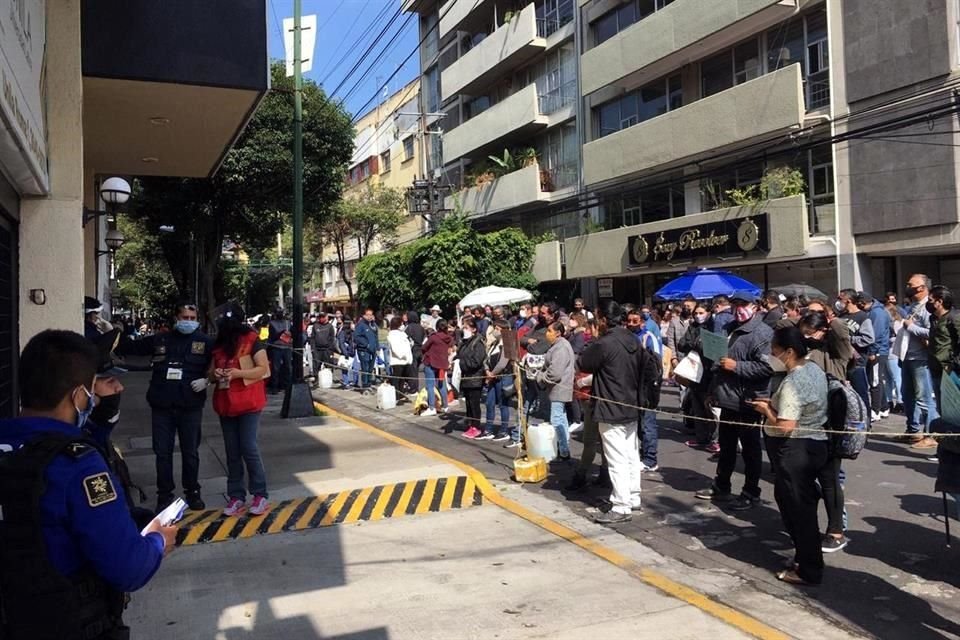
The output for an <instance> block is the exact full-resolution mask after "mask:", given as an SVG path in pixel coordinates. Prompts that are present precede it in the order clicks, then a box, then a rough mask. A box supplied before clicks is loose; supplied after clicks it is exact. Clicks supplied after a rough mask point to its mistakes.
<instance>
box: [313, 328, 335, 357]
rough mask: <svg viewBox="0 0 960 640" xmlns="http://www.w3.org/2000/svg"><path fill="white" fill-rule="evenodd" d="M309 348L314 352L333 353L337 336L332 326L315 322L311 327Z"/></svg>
mask: <svg viewBox="0 0 960 640" xmlns="http://www.w3.org/2000/svg"><path fill="white" fill-rule="evenodd" d="M310 346H311V347H313V349H314V350H315V351H327V352H330V353H333V351H334V350H335V349H336V346H337V334H336V332H335V331H334V329H333V325H332V324H330V323H329V322H327V323H326V324H324V323H321V322H316V323H314V325H313V334H312V335H311V336H310Z"/></svg>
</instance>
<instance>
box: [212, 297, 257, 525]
mask: <svg viewBox="0 0 960 640" xmlns="http://www.w3.org/2000/svg"><path fill="white" fill-rule="evenodd" d="M243 318H244V316H243V309H241V308H240V306H239V305H237V304H235V303H230V304H229V305H227V306H226V308H225V309H224V310H223V312H222V315H221V316H220V317H219V318H217V339H216V342H215V343H214V345H213V362H212V363H211V366H210V380H211V381H213V382H214V383H215V385H216V386H215V390H214V392H213V409H214V411H216V412H217V415H219V416H220V429H221V430H222V432H223V446H224V450H225V452H226V456H227V495H228V497H229V499H228V502H227V507H226V508H225V509H224V510H223V513H224V514H225V515H228V516H238V515H241V514H243V513H244V512H248V513H250V515H254V516H259V515H262V514H264V513H266V511H267V510H268V509H269V508H270V505H269V502H268V501H267V499H268V495H267V477H266V474H265V473H264V471H263V461H262V460H261V458H260V450H259V448H258V447H257V429H258V428H259V426H260V413H261V412H262V411H263V407H264V406H265V405H266V403H267V396H266V393H265V388H264V387H265V384H264V378H265V377H267V375H269V373H270V364H269V360H268V358H267V352H266V349H265V348H264V345H263V343H262V342H261V341H260V340H259V338H258V335H257V332H256V331H254V330H253V329H251V328H250V327H249V326H247V324H246V323H245V322H244V321H243ZM244 467H246V473H247V478H248V486H247V487H246V488H245V487H244V482H243V476H244ZM248 489H249V492H250V494H251V495H252V496H253V501H252V502H251V503H250V508H249V509H247V507H246V498H247V490H248Z"/></svg>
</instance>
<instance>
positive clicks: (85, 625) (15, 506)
mask: <svg viewBox="0 0 960 640" xmlns="http://www.w3.org/2000/svg"><path fill="white" fill-rule="evenodd" d="M91 447H93V448H96V445H95V444H94V443H92V442H91V441H89V440H84V439H82V438H77V437H72V436H69V435H65V434H59V433H46V434H42V435H40V436H39V437H38V438H37V439H36V440H33V441H31V442H30V443H28V444H26V445H25V446H23V447H21V448H20V449H18V450H17V451H14V452H11V453H0V640H108V639H109V640H121V639H123V638H127V637H129V630H128V629H127V628H126V627H124V626H123V621H122V620H121V615H122V613H123V608H124V604H125V595H124V594H123V593H120V592H118V591H116V590H115V589H113V588H112V587H110V586H109V585H107V583H106V582H105V581H104V580H103V579H102V578H100V577H99V576H97V575H96V574H94V573H93V572H92V571H90V570H86V571H82V572H80V573H78V574H77V575H75V576H73V577H70V578H68V577H66V576H64V575H63V574H61V573H60V572H59V571H57V569H56V568H55V567H54V566H53V564H52V563H51V562H50V560H49V558H48V557H47V552H46V546H45V543H44V540H43V531H42V525H41V522H40V499H41V497H42V496H43V494H44V492H45V491H46V477H45V475H44V474H45V472H46V469H47V466H48V465H49V464H50V463H51V462H52V461H53V459H54V458H56V457H57V456H58V455H60V454H64V455H67V456H77V455H81V454H83V453H88V452H89V450H90V448H91Z"/></svg>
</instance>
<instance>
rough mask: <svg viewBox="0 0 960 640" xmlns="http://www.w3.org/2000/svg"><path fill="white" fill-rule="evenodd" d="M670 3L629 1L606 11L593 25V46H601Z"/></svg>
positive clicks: (654, 0) (662, 0) (668, 1)
mask: <svg viewBox="0 0 960 640" xmlns="http://www.w3.org/2000/svg"><path fill="white" fill-rule="evenodd" d="M672 2H673V0H630V1H629V2H627V3H625V4H621V5H620V6H618V7H617V8H615V9H612V10H610V11H608V12H607V13H605V14H604V15H602V16H601V17H600V18H599V19H598V20H597V21H596V22H594V23H593V39H594V43H595V44H594V46H597V45H600V44H602V43H603V42H605V41H607V40H609V39H610V38H612V37H613V36H615V35H617V34H618V33H620V32H621V31H623V30H624V29H626V28H627V27H629V26H631V25H633V24H636V23H637V22H640V21H641V20H643V19H644V18H646V17H648V16H650V15H653V14H654V13H655V12H657V11H660V10H661V9H663V8H664V7H666V6H667V5H668V4H670V3H672Z"/></svg>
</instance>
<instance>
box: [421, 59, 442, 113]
mask: <svg viewBox="0 0 960 640" xmlns="http://www.w3.org/2000/svg"><path fill="white" fill-rule="evenodd" d="M423 104H424V106H425V107H426V110H427V113H436V112H437V111H439V110H440V67H439V66H438V65H434V66H433V67H431V68H430V69H429V70H428V71H427V72H426V73H425V74H423Z"/></svg>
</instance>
